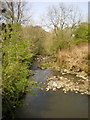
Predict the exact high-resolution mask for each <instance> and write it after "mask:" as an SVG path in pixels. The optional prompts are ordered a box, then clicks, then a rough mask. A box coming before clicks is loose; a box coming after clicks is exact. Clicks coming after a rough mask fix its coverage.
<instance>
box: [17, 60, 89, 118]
mask: <svg viewBox="0 0 90 120" xmlns="http://www.w3.org/2000/svg"><path fill="white" fill-rule="evenodd" d="M37 65H38V64H37V62H35V63H34V65H33V66H32V69H33V70H35V73H36V74H35V75H34V76H32V77H30V80H31V79H35V81H37V82H41V81H43V82H45V80H46V79H47V78H48V77H49V76H50V75H52V74H53V72H52V71H51V70H49V69H46V70H41V69H39V68H38V67H37ZM36 93H38V95H31V94H27V95H26V97H25V99H24V100H23V104H28V105H25V106H23V107H19V108H17V110H16V113H15V118H88V96H86V95H81V94H75V93H73V92H72V93H69V92H68V93H67V94H64V93H63V91H62V90H57V91H56V92H53V91H48V92H46V91H41V90H39V89H38V90H37V91H36Z"/></svg>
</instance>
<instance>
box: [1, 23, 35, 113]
mask: <svg viewBox="0 0 90 120" xmlns="http://www.w3.org/2000/svg"><path fill="white" fill-rule="evenodd" d="M12 29H13V31H12V32H11V33H10V32H9V28H8V27H7V32H6V33H4V32H3V37H6V40H3V41H2V46H3V63H2V64H3V73H2V79H3V81H2V85H3V90H2V97H3V106H5V108H4V107H3V113H4V114H5V113H6V112H7V111H8V112H11V111H12V108H13V106H18V105H19V104H20V97H22V95H23V94H24V93H25V91H26V87H27V86H28V84H29V81H28V79H27V76H28V75H29V66H28V64H29V63H30V60H31V58H32V56H33V54H32V50H31V48H30V44H31V43H30V40H29V41H28V40H27V41H26V40H24V39H23V35H22V26H21V25H19V24H18V25H17V24H16V25H12ZM9 34H11V37H9Z"/></svg>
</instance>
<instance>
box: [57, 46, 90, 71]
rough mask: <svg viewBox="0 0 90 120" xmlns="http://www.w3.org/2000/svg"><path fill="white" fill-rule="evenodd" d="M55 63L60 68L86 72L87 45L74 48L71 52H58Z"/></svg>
mask: <svg viewBox="0 0 90 120" xmlns="http://www.w3.org/2000/svg"><path fill="white" fill-rule="evenodd" d="M57 62H58V64H59V65H60V67H62V68H67V69H69V70H74V71H85V72H88V44H80V45H78V46H74V47H72V48H71V50H63V51H59V52H58V54H57Z"/></svg>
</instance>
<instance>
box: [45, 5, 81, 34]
mask: <svg viewBox="0 0 90 120" xmlns="http://www.w3.org/2000/svg"><path fill="white" fill-rule="evenodd" d="M45 17H46V18H47V19H46V21H45V22H44V23H45V25H46V26H47V27H49V28H52V29H54V31H55V32H56V31H57V30H58V29H61V30H63V29H64V28H66V27H71V29H72V31H73V30H74V29H75V28H76V26H78V25H79V24H80V22H81V19H82V17H81V12H80V10H79V8H77V7H74V6H72V5H69V6H66V5H65V4H64V3H60V4H59V5H57V6H51V7H49V8H48V10H47V13H46V16H45Z"/></svg>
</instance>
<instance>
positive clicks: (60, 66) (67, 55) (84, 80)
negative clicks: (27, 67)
mask: <svg viewBox="0 0 90 120" xmlns="http://www.w3.org/2000/svg"><path fill="white" fill-rule="evenodd" d="M47 58H48V57H45V58H43V59H46V61H44V62H43V63H41V64H40V65H39V67H40V68H41V69H52V70H56V71H58V72H59V73H60V74H59V76H57V75H55V76H51V77H50V78H48V79H47V81H48V83H47V87H46V91H49V90H53V91H56V90H57V89H60V88H62V89H63V91H64V93H66V92H68V91H74V92H75V93H81V94H87V95H90V82H89V78H88V75H89V70H88V63H89V60H88V45H87V44H82V45H79V46H75V47H74V48H73V49H71V50H63V51H59V53H58V54H57V55H56V58H51V59H48V60H47ZM69 74H71V75H72V76H73V75H74V76H75V77H76V79H77V78H78V80H76V81H75V80H72V79H70V78H66V77H64V76H63V75H69Z"/></svg>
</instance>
